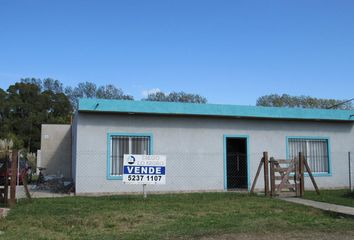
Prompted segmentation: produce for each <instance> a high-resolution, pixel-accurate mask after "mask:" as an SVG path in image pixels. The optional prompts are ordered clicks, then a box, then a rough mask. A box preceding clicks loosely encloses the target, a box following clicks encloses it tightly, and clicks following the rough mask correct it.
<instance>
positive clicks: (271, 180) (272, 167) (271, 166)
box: [270, 158, 275, 197]
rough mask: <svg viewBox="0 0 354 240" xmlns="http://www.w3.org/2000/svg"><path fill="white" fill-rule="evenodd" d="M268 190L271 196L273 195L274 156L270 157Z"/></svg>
mask: <svg viewBox="0 0 354 240" xmlns="http://www.w3.org/2000/svg"><path fill="white" fill-rule="evenodd" d="M270 191H271V194H270V195H271V196H272V197H274V196H275V172H274V158H271V159H270Z"/></svg>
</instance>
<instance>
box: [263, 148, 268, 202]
mask: <svg viewBox="0 0 354 240" xmlns="http://www.w3.org/2000/svg"><path fill="white" fill-rule="evenodd" d="M263 159H264V195H265V196H269V176H268V163H269V160H268V152H263Z"/></svg>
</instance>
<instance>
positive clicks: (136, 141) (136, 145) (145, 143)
mask: <svg viewBox="0 0 354 240" xmlns="http://www.w3.org/2000/svg"><path fill="white" fill-rule="evenodd" d="M110 141H111V143H110V149H111V151H110V154H111V156H110V175H111V176H121V175H122V174H123V158H124V154H144V155H149V154H150V137H149V136H119V135H115V136H111V140H110Z"/></svg>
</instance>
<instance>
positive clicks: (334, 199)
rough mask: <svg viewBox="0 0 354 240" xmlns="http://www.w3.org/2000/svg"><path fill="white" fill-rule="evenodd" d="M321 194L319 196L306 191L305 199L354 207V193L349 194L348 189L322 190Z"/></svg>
mask: <svg viewBox="0 0 354 240" xmlns="http://www.w3.org/2000/svg"><path fill="white" fill-rule="evenodd" d="M320 193H321V194H320V195H317V194H316V192H314V191H306V192H305V196H304V198H306V199H310V200H314V201H320V202H327V203H334V204H339V205H344V206H349V207H354V192H349V190H348V189H341V190H321V191H320Z"/></svg>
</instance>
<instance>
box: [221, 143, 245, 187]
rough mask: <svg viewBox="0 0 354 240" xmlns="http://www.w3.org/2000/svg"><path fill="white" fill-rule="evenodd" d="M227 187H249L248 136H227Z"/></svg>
mask: <svg viewBox="0 0 354 240" xmlns="http://www.w3.org/2000/svg"><path fill="white" fill-rule="evenodd" d="M226 164H227V166H226V172H227V189H247V188H248V174H247V167H248V166H247V138H230V137H228V138H226Z"/></svg>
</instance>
